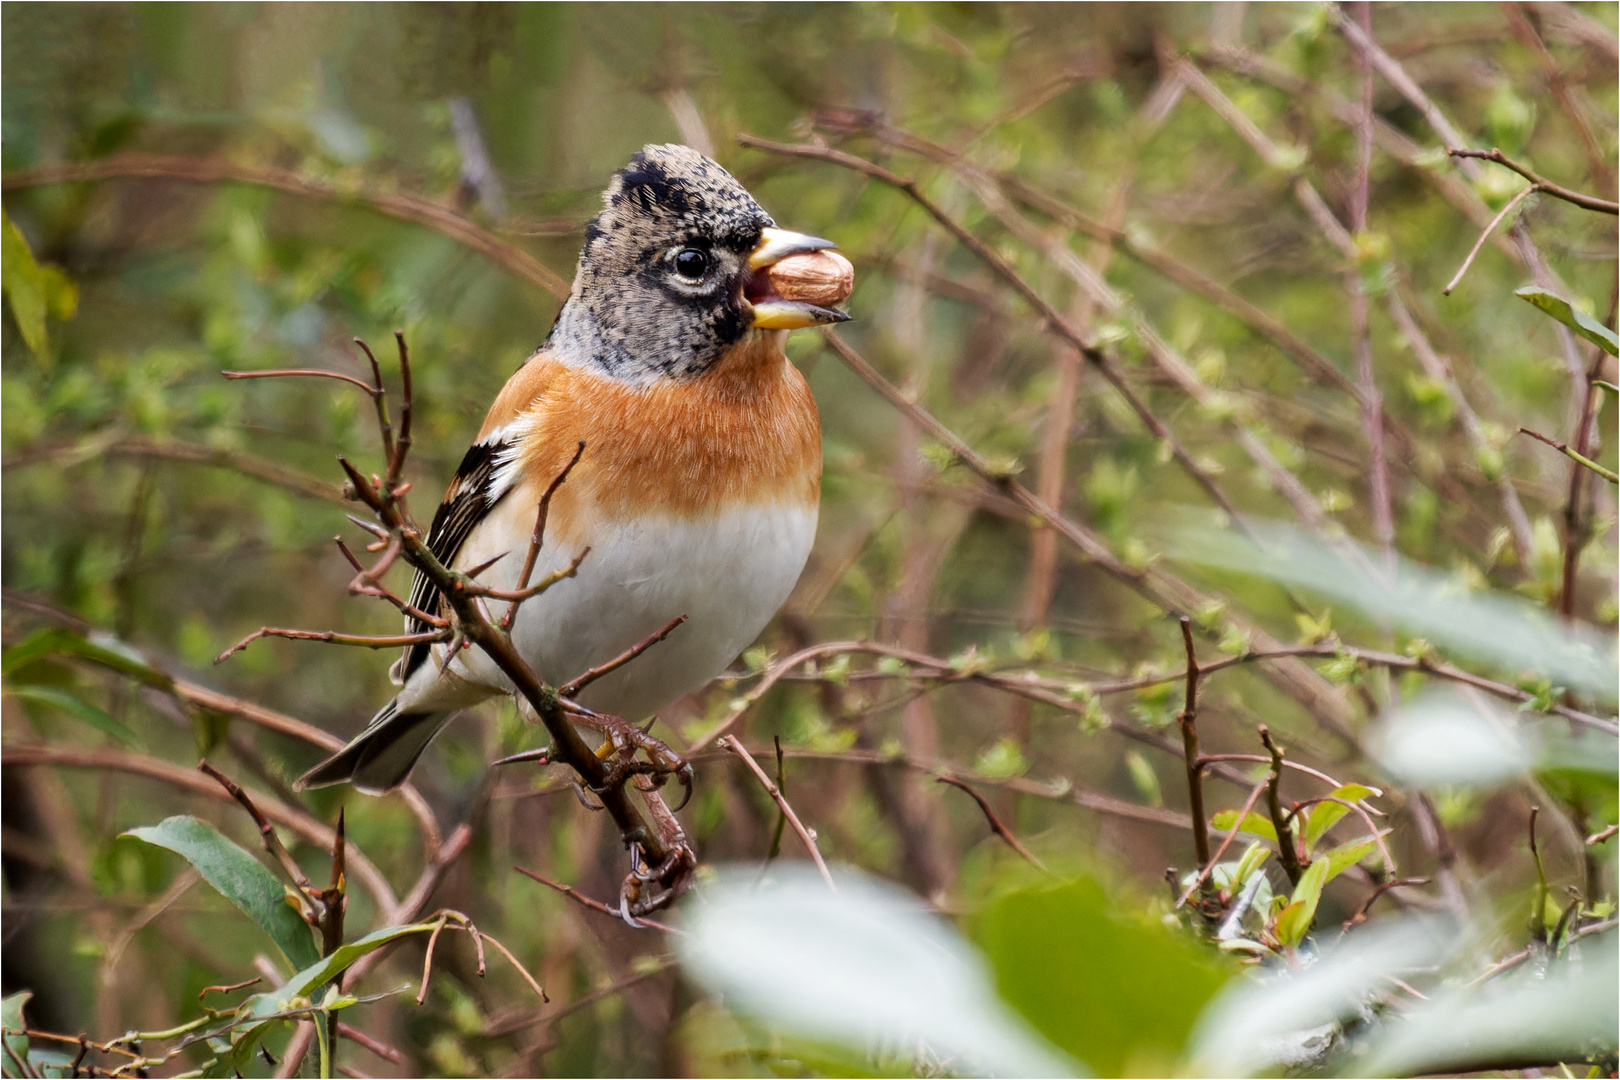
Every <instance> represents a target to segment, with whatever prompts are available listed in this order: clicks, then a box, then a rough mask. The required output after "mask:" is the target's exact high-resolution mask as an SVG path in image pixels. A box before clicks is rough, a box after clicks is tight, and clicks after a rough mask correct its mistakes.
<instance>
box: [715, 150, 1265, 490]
mask: <svg viewBox="0 0 1620 1080" xmlns="http://www.w3.org/2000/svg"><path fill="white" fill-rule="evenodd" d="M737 141H738V142H740V143H741V144H742V145H744V146H751V147H754V148H755V149H759V150H765V151H768V152H769V153H773V154H782V155H784V156H788V157H800V158H810V159H812V160H818V161H826V162H828V163H830V164H834V165H838V166H841V167H843V168H846V169H851V170H854V171H855V172H858V173H860V174H862V175H863V176H869V177H871V178H873V179H874V180H879V181H882V182H883V183H885V184H888V185H890V186H891V187H894V188H897V189H898V190H900V191H902V192H904V193H905V194H906V195H907V196H909V197H910V198H911V200H912V201H913V202H915V203H916V204H917V205H918V206H920V207H922V208H923V210H924V211H926V212H927V214H928V215H929V216H930V217H932V218H933V219H934V220H935V221H937V222H939V224H940V225H941V226H942V227H943V228H944V229H945V231H946V232H948V233H950V234H951V235H952V236H954V237H955V238H956V239H957V241H958V242H959V243H961V244H962V245H963V246H964V247H966V248H967V249H968V250H969V251H971V252H973V254H974V255H976V256H978V258H979V259H980V260H981V261H982V262H984V263H985V264H986V265H987V266H989V267H990V269H991V270H992V271H994V273H995V274H996V276H998V277H1000V278H1001V279H1002V280H1003V281H1005V282H1006V283H1007V284H1008V285H1010V286H1011V287H1012V288H1013V290H1014V291H1015V292H1017V293H1018V295H1019V296H1021V297H1023V298H1024V301H1025V302H1026V303H1028V304H1029V305H1030V306H1031V307H1032V308H1034V309H1035V312H1036V314H1038V315H1039V316H1040V317H1041V320H1042V321H1043V322H1044V323H1045V324H1046V326H1047V327H1048V328H1050V329H1051V331H1052V332H1053V333H1054V334H1056V335H1057V336H1058V337H1060V338H1062V339H1063V340H1064V341H1065V342H1067V343H1068V344H1069V346H1070V347H1072V348H1074V349H1075V350H1077V351H1078V352H1079V353H1080V354H1081V355H1082V356H1084V357H1085V358H1086V359H1087V360H1089V361H1090V362H1091V364H1092V365H1093V366H1094V367H1096V368H1097V370H1098V371H1099V372H1101V374H1102V376H1103V378H1104V379H1106V380H1107V381H1108V384H1109V385H1110V386H1112V387H1113V388H1114V389H1115V390H1116V391H1118V392H1119V394H1120V396H1121V397H1123V398H1124V399H1125V400H1126V402H1127V403H1128V404H1129V405H1130V407H1131V410H1132V411H1133V412H1135V413H1136V415H1137V418H1138V419H1140V420H1141V421H1142V425H1143V426H1144V427H1146V428H1147V430H1148V431H1149V432H1151V433H1152V434H1153V436H1154V437H1155V438H1157V439H1160V440H1162V441H1163V442H1164V444H1165V445H1166V446H1168V447H1169V448H1170V453H1171V455H1172V456H1174V457H1175V459H1176V461H1177V462H1178V463H1180V465H1181V467H1182V469H1183V470H1184V471H1185V472H1186V473H1187V475H1189V476H1191V477H1192V478H1193V480H1194V481H1195V482H1197V484H1198V485H1199V486H1200V487H1202V488H1203V489H1204V490H1205V492H1207V493H1208V494H1209V497H1210V498H1211V499H1212V500H1214V502H1215V504H1216V505H1217V506H1219V507H1220V508H1221V509H1222V510H1223V511H1225V512H1226V513H1227V514H1228V515H1230V516H1231V517H1232V518H1233V519H1239V518H1241V517H1242V515H1241V514H1239V513H1238V511H1237V508H1236V507H1234V506H1233V505H1232V503H1231V501H1230V500H1229V499H1228V498H1227V497H1226V493H1225V492H1223V491H1222V490H1221V488H1220V486H1219V485H1218V484H1216V483H1215V480H1214V478H1213V477H1211V476H1210V475H1209V473H1208V471H1207V470H1205V469H1204V468H1203V467H1201V466H1200V465H1199V464H1198V462H1197V461H1195V460H1193V456H1192V455H1191V454H1190V453H1188V451H1187V448H1186V447H1185V446H1183V445H1182V444H1181V440H1180V439H1178V438H1176V436H1175V433H1174V432H1172V431H1171V430H1170V429H1169V428H1168V427H1166V426H1165V424H1164V422H1163V421H1161V420H1160V419H1159V418H1158V416H1156V415H1155V414H1154V412H1153V410H1152V409H1150V408H1149V407H1148V405H1147V402H1146V401H1144V400H1143V399H1142V397H1141V395H1139V394H1138V393H1137V392H1136V390H1135V389H1133V388H1132V387H1131V385H1130V384H1129V383H1127V382H1126V381H1125V377H1124V376H1123V375H1121V374H1120V373H1119V369H1118V367H1117V366H1116V364H1115V362H1114V360H1113V359H1112V358H1110V357H1109V356H1108V355H1107V354H1106V353H1104V352H1103V351H1102V350H1101V349H1099V348H1097V347H1096V346H1095V345H1092V344H1091V343H1090V342H1088V341H1086V339H1085V337H1084V335H1082V334H1081V333H1080V331H1079V330H1077V329H1075V327H1074V326H1073V325H1072V324H1071V323H1070V322H1069V321H1068V320H1067V319H1065V318H1064V317H1063V315H1062V314H1061V313H1059V311H1058V310H1057V308H1055V307H1053V306H1052V304H1051V303H1050V302H1049V301H1047V300H1046V298H1045V297H1043V296H1041V294H1040V293H1038V292H1037V291H1036V290H1035V288H1034V286H1032V285H1030V284H1029V282H1027V281H1025V280H1024V279H1023V278H1022V277H1021V276H1019V274H1018V271H1016V270H1014V269H1013V268H1012V266H1011V265H1010V264H1009V263H1008V262H1007V261H1006V260H1005V259H1003V258H1002V257H1001V256H1000V255H997V254H996V253H995V251H994V250H993V249H991V247H990V246H989V245H988V244H986V243H985V242H984V241H983V240H980V239H979V238H978V237H977V236H975V235H973V233H971V232H970V231H968V229H967V227H966V226H964V225H962V224H961V223H960V222H958V221H956V220H955V219H954V218H952V217H951V216H950V215H949V214H947V213H945V211H944V210H943V209H942V208H941V207H940V206H939V205H938V204H936V203H935V202H934V201H933V200H931V199H930V198H928V196H927V195H925V194H924V193H923V191H922V189H921V188H920V187H919V186H918V185H917V182H916V181H915V180H913V179H911V178H910V177H902V176H898V175H896V174H895V173H892V172H890V171H889V170H888V169H885V168H884V167H883V166H881V165H878V164H876V163H874V162H871V161H867V160H866V159H865V158H860V157H856V156H855V155H854V154H849V153H845V152H844V151H842V150H834V149H831V148H829V147H825V146H814V145H808V144H793V143H777V142H771V141H770V140H768V139H760V138H757V137H755V136H753V135H746V134H744V135H738V136H737Z"/></svg>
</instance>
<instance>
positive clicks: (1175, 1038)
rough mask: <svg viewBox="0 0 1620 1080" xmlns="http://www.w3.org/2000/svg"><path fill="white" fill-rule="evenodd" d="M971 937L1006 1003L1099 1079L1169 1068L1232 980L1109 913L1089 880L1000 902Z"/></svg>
mask: <svg viewBox="0 0 1620 1080" xmlns="http://www.w3.org/2000/svg"><path fill="white" fill-rule="evenodd" d="M974 936H975V937H976V938H977V939H978V941H979V942H980V943H981V944H982V945H983V947H984V949H985V953H986V955H988V956H989V958H990V963H991V964H992V965H993V966H994V968H995V973H996V984H997V986H998V987H999V988H1000V990H1001V994H1002V996H1003V997H1005V998H1006V999H1007V1000H1008V1001H1009V1002H1011V1003H1012V1004H1013V1006H1014V1007H1015V1008H1017V1009H1018V1011H1019V1012H1021V1013H1023V1014H1024V1015H1025V1016H1026V1017H1028V1018H1029V1020H1030V1022H1031V1023H1033V1024H1034V1025H1035V1026H1036V1027H1037V1028H1038V1029H1040V1031H1041V1033H1042V1034H1044V1035H1045V1036H1046V1037H1047V1038H1049V1039H1051V1040H1052V1041H1053V1042H1054V1043H1056V1044H1057V1045H1059V1046H1061V1047H1063V1049H1065V1050H1067V1051H1068V1052H1069V1053H1071V1054H1073V1055H1074V1056H1075V1057H1077V1058H1080V1059H1082V1060H1084V1061H1086V1062H1087V1063H1088V1064H1089V1065H1091V1066H1092V1067H1093V1068H1094V1069H1096V1070H1097V1072H1098V1074H1099V1075H1102V1076H1120V1075H1124V1074H1125V1073H1126V1072H1127V1070H1128V1071H1129V1072H1130V1073H1131V1074H1132V1075H1148V1076H1151V1075H1155V1073H1156V1072H1159V1073H1160V1074H1162V1071H1164V1070H1169V1069H1171V1068H1172V1067H1173V1065H1174V1063H1175V1062H1177V1061H1179V1060H1180V1058H1181V1055H1182V1050H1183V1047H1184V1045H1185V1043H1186V1040H1187V1034H1188V1032H1189V1031H1190V1030H1191V1029H1192V1026H1193V1023H1194V1021H1195V1020H1196V1019H1197V1017H1198V1014H1199V1011H1200V1010H1201V1009H1202V1008H1203V1007H1204V1005H1205V1004H1206V1003H1207V1002H1208V1001H1209V1000H1210V998H1212V997H1213V996H1214V995H1215V993H1216V992H1217V991H1218V990H1219V989H1220V988H1221V986H1222V984H1223V983H1225V981H1226V979H1227V978H1228V975H1229V971H1228V969H1226V968H1225V967H1224V966H1222V964H1221V963H1220V962H1219V961H1217V960H1214V959H1213V958H1212V957H1211V956H1210V954H1209V953H1208V952H1207V951H1206V950H1203V949H1201V948H1200V947H1199V946H1198V944H1197V943H1196V942H1195V941H1193V940H1192V939H1191V938H1189V937H1187V936H1185V935H1184V934H1183V933H1181V932H1179V931H1177V930H1171V929H1168V928H1166V927H1165V926H1164V925H1162V924H1160V923H1157V922H1150V921H1146V920H1139V919H1131V918H1121V917H1116V916H1115V915H1113V914H1112V913H1111V911H1110V902H1109V898H1108V897H1107V896H1106V895H1105V894H1104V892H1103V890H1102V887H1101V886H1100V885H1098V884H1097V883H1096V882H1094V881H1090V880H1078V881H1071V882H1067V883H1065V884H1062V885H1042V886H1036V887H1032V888H1025V889H1020V890H1017V891H1014V892H1010V893H1007V894H1005V895H1002V896H999V897H997V898H995V899H993V900H992V901H990V903H989V904H987V905H986V907H985V910H984V913H983V914H982V915H981V916H980V917H979V918H978V920H977V921H976V923H975V926H974Z"/></svg>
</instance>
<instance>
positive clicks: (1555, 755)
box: [1368, 690, 1617, 790]
mask: <svg viewBox="0 0 1620 1080" xmlns="http://www.w3.org/2000/svg"><path fill="white" fill-rule="evenodd" d="M1368 748H1369V750H1371V751H1372V754H1373V756H1374V758H1376V759H1377V761H1378V763H1379V764H1380V765H1382V766H1383V768H1384V769H1385V770H1386V771H1387V772H1388V773H1389V774H1390V775H1391V776H1392V777H1394V778H1395V779H1397V780H1399V781H1400V782H1402V783H1405V784H1413V785H1416V786H1417V787H1421V788H1427V789H1430V790H1433V789H1435V788H1441V787H1450V786H1462V787H1474V788H1489V787H1495V786H1496V785H1498V784H1502V783H1506V782H1508V781H1510V780H1514V779H1518V778H1520V777H1525V776H1528V775H1529V774H1530V773H1531V772H1539V771H1543V770H1548V769H1557V770H1563V771H1576V772H1582V773H1597V774H1600V775H1604V776H1606V777H1607V778H1608V780H1609V782H1610V784H1611V786H1612V784H1613V781H1614V777H1615V775H1616V768H1617V766H1616V759H1615V748H1614V740H1613V739H1610V738H1606V737H1604V736H1601V735H1598V734H1597V733H1595V732H1592V733H1586V734H1584V735H1582V736H1569V735H1564V734H1560V733H1558V732H1556V731H1553V730H1547V731H1539V730H1534V729H1527V728H1524V727H1521V726H1520V725H1519V724H1518V722H1517V721H1516V719H1515V717H1514V716H1513V714H1512V713H1509V712H1508V711H1507V710H1505V709H1502V708H1499V707H1498V706H1497V705H1496V704H1495V703H1494V702H1491V701H1487V700H1486V699H1484V698H1483V697H1482V696H1480V695H1477V694H1465V693H1460V692H1457V691H1453V690H1435V691H1432V692H1430V693H1427V694H1424V695H1423V696H1422V697H1419V698H1416V699H1414V700H1413V701H1412V702H1411V703H1409V704H1407V705H1404V706H1402V707H1400V708H1398V709H1394V710H1392V711H1391V712H1389V713H1387V714H1385V715H1384V716H1383V717H1382V718H1381V719H1380V720H1379V723H1378V726H1377V727H1376V728H1375V729H1374V730H1373V731H1372V733H1371V734H1370V736H1369V738H1368Z"/></svg>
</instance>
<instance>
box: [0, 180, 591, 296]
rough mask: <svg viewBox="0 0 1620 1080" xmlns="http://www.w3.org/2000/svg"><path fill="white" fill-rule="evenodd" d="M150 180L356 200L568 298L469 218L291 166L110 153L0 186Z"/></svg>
mask: <svg viewBox="0 0 1620 1080" xmlns="http://www.w3.org/2000/svg"><path fill="white" fill-rule="evenodd" d="M116 178H125V179H133V178H150V179H158V180H181V181H186V182H189V183H197V184H218V183H238V184H254V185H258V186H261V187H271V188H276V189H278V190H280V191H285V192H288V193H289V194H293V195H299V196H302V197H304V198H311V199H320V200H323V201H328V202H338V203H361V204H363V205H366V206H370V207H371V208H372V209H374V210H377V211H379V212H381V213H383V214H387V215H388V216H389V217H394V218H399V219H401V220H403V221H409V222H413V223H414V224H417V225H422V226H425V227H427V228H429V229H432V230H433V231H435V232H438V233H442V234H444V235H445V236H448V237H450V238H451V239H452V240H455V241H457V242H458V243H460V244H463V245H465V246H467V247H469V248H472V249H473V250H474V251H477V252H480V253H481V254H483V255H485V256H487V257H489V258H490V259H492V260H494V261H495V262H497V263H499V264H500V265H501V266H502V267H504V268H505V269H506V270H508V271H510V272H511V273H513V274H516V275H517V276H518V277H521V278H523V279H525V280H527V281H529V282H532V283H533V284H535V285H538V286H539V287H540V288H542V289H544V290H545V291H546V292H548V293H550V294H551V295H552V296H555V297H556V298H558V299H559V300H561V299H565V298H566V297H567V296H568V282H566V281H564V280H563V279H562V278H560V277H558V276H557V275H556V274H554V273H552V272H551V271H550V270H548V269H547V268H546V267H545V266H543V265H541V264H540V263H539V262H538V261H537V260H536V259H535V258H534V257H533V256H531V255H529V254H528V253H527V252H525V251H523V250H521V249H519V248H517V247H514V246H513V245H511V244H508V243H507V242H506V241H504V240H502V239H500V238H499V237H498V236H496V235H494V234H493V233H491V232H489V231H488V230H487V229H484V228H483V227H481V226H479V225H478V224H477V223H475V222H473V221H472V220H470V219H468V218H466V217H464V216H463V215H461V214H458V213H456V212H455V211H454V210H451V209H449V208H447V207H444V206H440V205H439V204H438V203H435V202H431V201H429V200H428V199H424V198H422V197H421V196H418V195H407V194H401V193H381V192H366V191H353V190H346V189H343V188H339V187H338V186H337V185H335V184H328V183H325V182H322V181H319V180H312V179H309V178H308V177H305V176H301V175H299V174H298V173H295V172H293V171H291V170H290V169H278V168H273V167H269V166H254V165H241V164H238V163H236V162H231V161H226V160H224V159H222V158H195V157H179V156H164V155H158V154H139V153H130V154H114V155H111V156H109V157H104V158H98V159H96V160H94V161H85V162H73V163H70V164H66V165H55V166H46V167H44V168H39V169H26V170H20V171H18V172H12V173H7V174H6V176H5V177H4V180H3V182H0V183H3V188H4V190H6V191H15V190H18V189H21V188H28V187H39V186H42V185H45V184H68V183H77V182H81V181H86V180H111V179H116Z"/></svg>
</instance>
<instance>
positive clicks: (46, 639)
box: [0, 628, 174, 690]
mask: <svg viewBox="0 0 1620 1080" xmlns="http://www.w3.org/2000/svg"><path fill="white" fill-rule="evenodd" d="M58 653H60V654H64V655H67V656H77V657H80V658H82V659H85V660H89V661H91V662H93V663H97V664H100V665H101V666H102V667H106V668H111V669H112V670H113V671H116V672H118V673H119V674H122V675H128V676H129V677H130V678H132V679H136V680H138V681H140V682H142V683H145V684H146V685H147V686H155V687H157V688H158V689H159V690H167V689H169V688H170V687H172V686H173V685H174V679H173V678H172V677H171V676H169V675H167V674H165V673H164V672H162V671H159V670H158V669H157V668H155V667H153V666H152V665H151V664H150V663H148V662H147V661H146V658H145V657H143V656H142V655H141V654H140V653H139V652H137V651H136V650H134V649H132V648H130V647H129V646H128V645H125V644H124V643H123V642H121V641H119V640H118V639H117V638H114V637H112V636H111V635H108V634H101V633H92V634H91V635H90V636H89V637H84V636H83V635H80V634H75V633H74V632H73V631H71V630H64V629H61V628H55V629H50V630H40V631H37V632H35V633H33V634H30V635H29V636H28V637H26V638H24V639H23V640H22V641H19V642H18V643H17V644H15V645H13V646H12V647H11V648H9V649H7V650H6V652H5V655H4V656H3V657H0V675H10V674H11V673H12V672H13V671H15V670H17V669H18V668H20V667H22V666H23V665H25V664H27V663H29V662H31V661H34V660H37V659H39V658H40V657H42V656H51V655H54V654H58Z"/></svg>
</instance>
